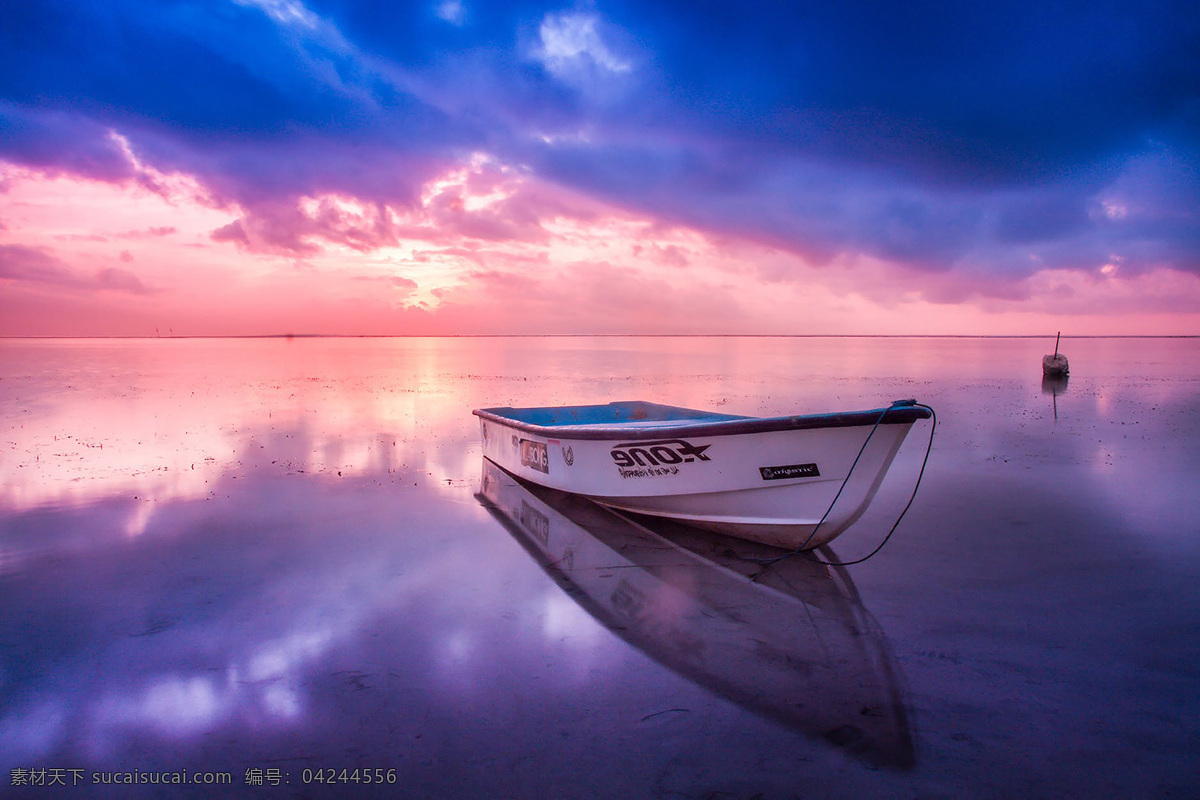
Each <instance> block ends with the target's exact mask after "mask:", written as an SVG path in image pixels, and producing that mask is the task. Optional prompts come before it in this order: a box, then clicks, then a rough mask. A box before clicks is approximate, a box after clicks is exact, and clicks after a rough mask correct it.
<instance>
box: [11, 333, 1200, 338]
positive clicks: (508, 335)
mask: <svg viewBox="0 0 1200 800" xmlns="http://www.w3.org/2000/svg"><path fill="white" fill-rule="evenodd" d="M1054 335H1058V333H1057V332H1056V333H1055V334H1054ZM1050 336H1051V334H1049V333H249V334H236V333H234V334H197V335H183V334H172V335H169V336H162V335H154V336H146V335H140V336H135V335H80V336H67V335H19V334H4V335H0V340H15V339H51V340H56V339H597V338H613V339H1045V338H1049V337H1050ZM1062 338H1063V339H1197V338H1200V333H1161V334H1140V333H1130V334H1121V333H1082V334H1080V333H1076V334H1066V335H1063V336H1062Z"/></svg>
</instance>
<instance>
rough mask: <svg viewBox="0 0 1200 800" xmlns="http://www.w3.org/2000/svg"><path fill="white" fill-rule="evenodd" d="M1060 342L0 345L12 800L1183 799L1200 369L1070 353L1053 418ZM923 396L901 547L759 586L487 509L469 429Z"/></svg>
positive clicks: (743, 570) (1192, 646)
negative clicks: (41, 786)
mask: <svg viewBox="0 0 1200 800" xmlns="http://www.w3.org/2000/svg"><path fill="white" fill-rule="evenodd" d="M1052 346H1053V343H1052V342H1050V343H1049V344H1047V343H1046V342H1041V341H1034V340H1025V339H838V338H833V339H821V338H817V339H774V338H762V339H760V338H745V339H740V338H713V339H707V338H678V339H675V338H596V339H589V338H551V339H533V338H516V339H297V340H284V339H262V340H76V341H71V340H6V341H2V342H0V428H2V429H3V437H2V439H0V770H2V772H0V787H3V791H2V792H0V794H4V793H10V792H11V793H12V794H13V795H14V796H18V794H19V793H23V788H22V784H21V783H20V782H24V781H28V780H35V778H34V777H33V775H34V774H35V773H26V772H23V771H24V770H31V771H35V770H46V772H44V773H42V778H41V779H42V780H43V781H45V782H46V783H50V782H51V781H53V780H54V779H55V778H58V779H61V780H62V781H63V782H64V783H66V784H67V785H71V784H72V783H74V784H75V785H76V786H77V787H78V788H76V789H74V790H73V792H72V794H73V796H74V794H75V793H76V792H78V793H79V796H84V794H85V787H86V793H87V794H91V795H104V796H113V797H125V796H131V795H133V796H137V795H153V796H158V795H159V794H160V793H163V787H162V786H151V785H142V786H139V787H133V788H134V791H133V792H130V787H128V786H115V785H111V784H100V783H96V782H95V781H99V780H105V779H106V776H104V775H100V774H96V773H102V772H118V773H129V772H134V771H139V772H141V773H147V774H146V775H144V776H143V779H145V780H149V775H148V773H150V772H154V771H163V772H167V771H170V772H182V771H184V770H187V771H188V773H189V776H193V775H194V774H195V773H197V772H201V771H211V772H227V773H229V775H230V780H231V784H230V785H229V786H228V787H227V788H226V789H224V790H216V791H215V792H214V789H213V787H209V786H206V787H198V786H172V787H169V788H168V790H167V791H166V792H165V794H166V796H173V795H175V794H184V795H190V794H194V795H197V796H200V795H204V796H209V795H212V794H214V793H216V794H221V793H222V791H224V792H225V793H226V794H228V795H230V796H233V795H237V794H244V793H247V792H255V793H263V794H265V795H268V796H274V795H278V796H294V795H297V794H300V795H303V796H309V797H336V796H344V795H345V794H347V793H354V792H358V793H361V794H363V795H365V796H372V795H375V794H376V793H377V792H378V788H379V787H377V786H374V785H372V786H367V785H364V784H363V783H362V782H361V781H363V780H364V777H365V776H366V775H367V773H364V772H361V770H371V771H372V772H371V773H370V777H371V779H372V780H375V779H377V778H382V779H383V780H384V782H385V784H387V786H386V787H385V788H386V789H387V790H388V791H389V792H397V793H399V794H401V795H403V796H439V797H476V796H500V797H506V796H511V797H533V796H555V797H596V796H618V795H622V796H631V797H752V796H755V795H756V794H757V795H761V796H763V797H793V796H799V795H804V796H813V795H818V796H820V795H837V796H847V795H870V796H879V795H885V796H892V795H895V796H963V795H970V796H983V797H1000V796H1010V795H1015V794H1021V795H1034V796H1049V795H1055V796H1061V795H1073V796H1118V795H1120V796H1135V795H1136V796H1153V795H1165V794H1174V795H1179V796H1186V795H1195V794H1197V793H1198V792H1200V777H1198V774H1200V770H1198V769H1197V766H1198V763H1197V762H1198V761H1200V758H1198V757H1197V753H1200V722H1198V720H1200V690H1197V688H1196V687H1197V685H1198V678H1200V666H1198V665H1200V634H1198V633H1197V631H1200V580H1198V578H1200V558H1197V556H1200V536H1198V534H1200V524H1198V523H1197V521H1196V515H1195V511H1196V503H1195V500H1194V499H1192V498H1193V497H1194V492H1195V490H1194V486H1195V484H1196V482H1197V478H1198V477H1200V435H1198V433H1200V430H1198V427H1200V426H1198V424H1197V419H1198V417H1200V415H1198V414H1197V412H1198V411H1200V348H1198V347H1197V340H1195V339H1137V340H1122V339H1082V340H1076V339H1068V340H1065V341H1064V344H1063V350H1064V352H1066V354H1067V355H1068V356H1069V357H1070V359H1071V367H1072V376H1071V378H1070V380H1069V382H1068V384H1067V385H1066V386H1065V387H1054V386H1045V387H1044V386H1043V384H1042V380H1041V375H1040V364H1041V356H1042V354H1043V352H1044V351H1045V350H1047V348H1048V347H1052ZM902 397H916V398H917V399H919V400H921V401H922V402H926V403H929V404H930V405H932V406H934V407H935V408H936V409H937V411H938V419H939V426H938V429H937V435H936V437H935V440H934V445H933V453H932V457H931V460H930V465H929V468H928V470H927V473H926V475H925V479H924V483H923V485H922V488H921V491H920V494H919V495H918V498H917V501H916V503H915V504H914V506H913V508H912V510H911V511H910V512H909V514H908V516H907V517H906V518H905V520H904V522H903V524H902V525H901V527H900V529H899V530H898V532H897V533H896V535H895V537H894V539H893V540H892V541H891V542H890V543H889V544H888V545H887V547H886V548H885V549H884V550H883V551H882V553H880V555H878V556H877V557H875V558H874V559H872V560H871V561H868V562H867V563H865V564H862V565H860V566H857V567H852V568H850V569H848V570H825V569H823V568H814V567H813V565H811V564H808V563H807V562H804V563H801V562H796V563H790V562H789V563H785V564H784V565H781V566H779V567H778V568H775V569H774V570H772V571H770V572H769V574H765V575H761V576H759V577H758V579H757V580H755V581H754V582H751V581H749V580H748V579H747V578H746V577H745V576H746V575H751V574H757V571H758V570H757V569H755V568H752V567H746V566H745V565H746V564H747V563H749V562H745V561H742V560H739V559H738V558H737V557H736V556H737V555H748V554H752V552H751V550H750V549H749V548H746V549H741V546H740V545H738V543H737V542H733V543H732V544H731V543H730V542H725V541H722V540H720V539H714V538H712V537H704V536H701V537H695V536H691V537H689V534H688V533H687V531H686V530H683V531H680V530H666V529H654V528H651V529H645V528H641V527H638V526H636V525H631V524H629V523H628V522H627V521H621V520H618V519H616V518H615V517H611V515H609V516H608V517H603V516H602V517H601V518H599V519H597V518H595V517H593V516H588V514H589V513H591V512H589V511H588V510H587V509H586V508H585V509H584V510H583V511H580V509H578V508H577V507H575V506H572V505H571V503H570V502H569V501H568V502H567V504H566V505H565V506H564V505H563V502H562V498H555V497H546V496H543V494H544V493H538V492H536V491H534V492H528V491H526V490H524V489H522V488H521V487H519V486H516V485H507V484H506V485H505V488H503V490H501V489H497V488H495V486H496V485H499V484H492V485H490V486H491V489H490V494H489V491H484V490H485V489H488V488H489V487H486V486H484V485H483V482H482V481H481V476H482V475H483V474H484V473H483V466H484V465H483V463H482V461H481V456H480V447H479V443H478V428H477V424H476V420H475V418H474V417H472V416H471V413H470V412H471V409H473V408H476V407H481V406H496V405H554V404H582V403H598V402H608V401H611V400H620V399H646V400H653V401H656V402H663V403H670V404H676V405H685V406H692V407H696V408H706V409H713V410H720V411H726V412H730V413H744V414H752V415H776V414H789V413H794V412H798V411H805V412H822V411H832V410H847V409H858V408H875V407H879V406H881V405H886V404H887V403H888V402H890V401H891V400H894V399H898V398H902ZM1056 415H1057V416H1056ZM927 435H928V423H922V424H919V425H918V426H917V427H916V428H914V431H913V434H912V435H911V436H910V438H909V440H908V442H907V443H906V445H905V447H904V448H903V450H902V451H901V454H900V456H899V458H898V459H897V462H896V464H895V465H894V466H893V468H892V471H891V472H890V473H889V478H888V480H887V481H886V482H885V484H884V487H883V489H882V490H881V492H880V494H879V496H878V498H877V500H876V503H875V504H874V505H873V506H872V508H871V510H870V511H869V512H868V514H867V515H866V516H865V517H864V518H863V519H862V520H861V521H860V522H859V523H858V525H856V526H855V527H854V528H853V529H851V530H850V531H849V532H847V533H846V534H845V535H843V536H842V537H841V538H839V539H838V540H837V541H836V542H835V543H834V545H835V546H834V550H835V551H836V555H837V556H838V557H839V558H843V559H849V558H853V557H855V556H857V555H860V554H862V553H865V552H867V551H869V550H870V549H871V548H872V547H873V546H874V544H875V543H876V542H877V541H878V538H879V537H880V536H881V535H882V534H883V533H885V532H886V530H887V527H888V526H889V525H890V520H891V518H893V517H894V516H895V514H896V513H898V511H899V510H900V508H901V507H902V506H903V504H904V501H905V500H906V499H907V494H908V491H909V490H910V489H911V485H912V483H911V482H912V480H913V479H914V478H915V475H916V471H917V468H918V467H919V462H920V457H921V456H922V455H923V445H924V442H925V437H926V436H927ZM510 483H511V482H510ZM523 492H524V494H523ZM477 495H478V496H477ZM592 511H594V509H593V510H592ZM581 514H582V516H580V515H581ZM551 531H553V535H552V536H547V542H566V543H568V544H567V545H564V547H566V548H567V549H569V550H570V552H571V554H572V557H571V559H568V560H566V561H564V560H563V556H564V555H565V554H566V552H567V549H562V550H561V551H558V552H556V551H554V550H553V547H552V546H551V545H550V544H546V543H544V542H542V541H541V538H542V536H541V534H542V533H543V532H551ZM343 769H345V770H347V773H346V775H345V779H346V780H347V781H350V780H353V778H354V777H355V775H354V773H353V770H355V769H358V770H360V772H359V773H358V779H359V781H360V782H359V783H357V784H354V783H337V784H335V785H330V784H328V783H318V782H317V778H319V777H320V778H327V777H329V776H330V774H329V772H328V770H335V771H336V772H335V773H334V774H333V776H332V777H333V778H334V779H335V780H340V779H341V778H342V776H341V774H340V772H341V770H343ZM73 770H74V771H73ZM374 770H381V771H382V772H380V773H376V772H374ZM389 771H391V772H389ZM134 777H135V779H136V778H137V777H138V776H137V775H136V774H135V776H134ZM260 779H261V780H264V781H265V783H266V784H267V785H264V786H258V785H252V786H248V785H247V783H246V781H247V780H250V781H258V780H260ZM392 780H394V781H395V783H394V784H391V783H389V781H392ZM14 781H17V782H18V785H15V786H14V785H13V783H14ZM275 781H278V783H279V785H278V786H277V787H276V786H272V785H271V784H272V783H273V782H275ZM24 789H27V790H28V792H27V793H29V794H32V793H33V792H34V791H36V790H35V789H33V788H30V787H24Z"/></svg>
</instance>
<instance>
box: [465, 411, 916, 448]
mask: <svg viewBox="0 0 1200 800" xmlns="http://www.w3.org/2000/svg"><path fill="white" fill-rule="evenodd" d="M648 405H649V404H648ZM565 407H566V408H569V407H570V406H565ZM672 408H675V409H676V410H679V411H692V410H693V409H685V408H680V407H678V406H675V407H672ZM522 410H524V409H518V408H513V407H512V406H498V407H494V408H477V409H475V410H474V411H473V412H472V413H473V414H474V415H475V416H477V417H479V418H480V419H485V420H488V421H489V422H493V423H496V424H499V425H504V426H506V427H509V428H513V429H514V430H518V431H522V432H524V433H531V434H536V435H538V436H542V437H545V438H547V439H576V440H579V439H584V440H629V441H640V440H653V439H662V438H664V437H667V438H677V437H682V436H735V435H738V434H746V433H773V432H775V431H794V430H815V429H820V428H854V427H860V426H863V425H874V424H875V423H876V422H879V423H880V424H882V425H903V424H910V423H913V422H916V421H917V420H921V419H929V417H930V416H931V415H930V412H929V410H928V409H926V408H923V407H920V406H891V407H889V408H875V409H869V410H866V411H839V412H833V413H828V414H796V415H792V416H786V417H738V418H734V419H724V420H717V421H709V420H698V421H697V422H696V423H695V424H688V423H686V422H684V423H682V424H681V421H680V420H678V419H676V420H663V422H670V423H672V424H667V425H662V426H648V425H641V426H638V427H631V426H626V425H622V424H621V423H613V424H596V423H589V424H585V425H538V424H535V423H532V422H524V421H522V420H519V419H516V418H514V417H510V416H505V415H504V414H503V413H502V412H505V411H522ZM697 413H702V414H706V413H708V412H697Z"/></svg>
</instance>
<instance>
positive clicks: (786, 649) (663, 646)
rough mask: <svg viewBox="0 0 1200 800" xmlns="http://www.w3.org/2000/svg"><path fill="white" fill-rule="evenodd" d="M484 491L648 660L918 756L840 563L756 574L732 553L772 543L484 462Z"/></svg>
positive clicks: (899, 762)
mask: <svg viewBox="0 0 1200 800" xmlns="http://www.w3.org/2000/svg"><path fill="white" fill-rule="evenodd" d="M479 499H480V501H481V502H482V503H483V504H484V505H485V506H487V507H488V508H490V509H491V510H493V512H494V514H495V515H496V516H497V518H498V519H499V520H500V521H501V522H502V523H503V524H504V525H505V527H506V528H507V529H508V530H509V531H510V533H511V534H512V535H513V536H514V537H515V538H516V539H517V541H518V542H520V543H521V544H522V545H523V546H524V547H525V549H526V550H527V551H528V552H529V553H530V554H531V555H532V556H533V557H534V559H535V560H537V562H538V563H539V564H540V565H541V566H542V567H543V569H545V571H546V572H547V574H549V575H550V576H551V577H552V578H553V579H554V580H555V581H556V582H557V583H558V584H559V585H560V586H561V587H562V588H563V590H564V591H566V593H567V594H568V595H569V596H570V597H571V598H572V599H573V600H575V602H577V603H578V604H579V605H580V606H582V607H583V608H584V609H585V610H587V611H588V613H590V614H591V615H592V616H594V617H595V618H596V619H597V620H599V621H600V622H601V623H602V624H604V625H605V626H607V627H608V628H609V629H611V630H612V631H614V632H615V633H617V634H618V635H620V636H621V637H622V638H624V639H625V640H626V641H628V642H629V643H630V644H632V645H634V646H635V647H637V648H638V649H640V650H642V651H643V652H644V653H646V654H647V655H648V656H650V657H651V658H653V659H654V660H656V661H658V662H659V663H661V664H663V665H665V666H667V667H669V668H670V669H672V670H673V671H675V672H677V673H679V674H681V675H683V676H685V677H686V678H688V679H689V680H692V681H694V682H695V683H697V684H699V685H701V686H703V687H705V688H707V689H709V690H710V691H713V692H716V693H717V694H719V695H721V696H723V697H725V698H727V699H729V700H731V701H733V702H735V703H737V704H739V705H741V706H743V707H745V708H747V709H750V710H752V711H754V712H756V713H758V714H761V715H763V716H766V717H768V718H770V719H773V720H775V721H776V722H779V723H782V724H784V725H786V726H787V727H789V728H791V729H793V730H796V731H799V732H801V733H803V734H805V735H807V736H810V737H812V738H814V739H819V740H822V741H824V742H827V743H828V744H830V745H833V746H835V747H838V748H840V749H842V750H843V751H844V752H846V753H848V754H850V755H852V756H854V757H856V758H858V759H860V760H862V761H865V762H867V763H869V764H872V765H877V766H890V767H896V768H900V769H906V768H909V767H912V766H913V765H914V764H915V762H916V754H915V748H914V745H913V736H912V731H911V728H910V724H909V719H908V712H907V708H906V706H905V703H904V702H903V700H902V697H901V692H900V687H899V675H898V672H897V667H896V665H895V662H894V659H893V657H892V654H891V648H890V645H889V642H888V640H887V637H886V636H885V635H884V633H883V632H882V630H881V629H880V628H879V626H878V624H877V623H876V622H875V620H874V618H873V617H872V616H871V615H870V613H869V612H868V611H867V610H866V609H865V608H863V606H862V603H861V601H860V600H859V597H858V594H857V592H856V590H855V588H854V585H853V583H852V582H851V581H850V578H849V576H848V575H847V574H846V573H845V572H844V571H842V572H836V573H831V572H830V571H828V570H827V568H825V567H824V566H821V565H819V564H815V563H813V562H811V561H808V560H805V559H802V558H794V559H785V560H784V561H781V562H779V563H777V564H775V565H773V566H771V567H769V568H766V569H764V568H763V567H761V566H759V565H758V564H757V563H755V562H753V561H749V560H747V559H745V558H743V557H740V556H745V555H751V554H754V555H766V554H768V553H773V554H778V551H772V550H770V548H766V547H762V546H759V545H755V544H753V543H750V542H741V541H739V540H732V539H726V538H725V537H721V536H718V535H715V534H711V533H707V532H702V531H696V530H693V529H691V528H688V527H687V526H684V525H677V524H672V523H670V522H669V521H663V520H652V519H649V518H640V517H639V518H637V519H633V518H630V517H626V516H624V515H620V514H618V513H615V512H613V511H610V510H608V509H605V508H602V507H601V506H598V505H596V504H594V503H592V502H591V501H589V500H587V499H586V498H582V497H579V496H576V495H571V494H567V493H564V492H558V491H555V490H552V489H546V488H544V487H539V486H534V485H532V484H527V483H524V482H521V481H519V480H518V479H516V478H514V477H513V476H512V475H510V474H508V473H507V472H505V471H504V470H502V469H500V468H499V467H497V466H496V465H494V464H493V463H491V462H490V461H488V460H486V459H484V460H483V471H482V476H481V479H480V494H479ZM731 546H732V547H731ZM732 548H736V551H735V550H734V549H732ZM739 554H740V556H739Z"/></svg>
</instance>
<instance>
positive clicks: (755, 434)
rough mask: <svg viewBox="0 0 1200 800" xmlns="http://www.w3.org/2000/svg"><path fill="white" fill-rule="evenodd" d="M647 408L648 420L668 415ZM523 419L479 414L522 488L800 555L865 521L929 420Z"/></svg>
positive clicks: (500, 460)
mask: <svg viewBox="0 0 1200 800" xmlns="http://www.w3.org/2000/svg"><path fill="white" fill-rule="evenodd" d="M612 405H614V406H622V407H628V406H631V405H633V404H612ZM643 405H644V406H645V407H646V408H647V409H649V411H648V412H647V414H646V415H645V416H647V417H654V416H665V415H668V413H669V412H667V411H662V410H661V409H671V407H662V406H654V405H653V404H643ZM582 408H589V409H594V408H600V407H582ZM671 410H672V411H676V412H687V411H688V410H687V409H671ZM522 411H528V410H521V409H485V410H481V411H477V412H475V413H476V414H477V415H479V416H480V418H481V419H480V426H481V436H482V440H483V454H484V456H485V457H486V458H487V459H489V460H490V461H492V462H494V463H495V464H497V465H499V466H500V467H503V468H504V469H505V470H507V471H509V472H510V473H512V474H514V475H517V476H518V477H521V478H524V479H526V480H529V481H532V482H534V483H537V484H539V485H542V486H548V487H550V488H553V489H559V490H562V491H567V492H572V493H575V494H580V495H584V496H587V497H589V498H591V499H593V500H595V501H596V502H598V503H601V504H602V505H605V506H609V507H611V508H616V509H621V510H623V511H631V512H635V513H639V514H646V515H650V516H658V517H667V518H671V519H678V520H682V521H685V522H688V523H690V524H692V525H697V526H700V527H704V528H710V529H713V530H718V531H720V532H723V533H728V534H731V535H735V536H739V537H742V538H745V539H750V540H752V541H757V542H762V543H764V544H769V545H772V546H776V547H785V548H802V549H811V548H814V547H819V546H820V545H822V544H825V543H827V542H829V541H831V540H832V539H833V538H835V537H836V536H838V535H839V534H840V533H842V532H843V531H844V530H846V528H847V527H849V526H850V525H851V524H853V523H854V521H855V520H857V519H858V518H859V516H860V515H861V514H862V513H863V511H864V510H865V509H866V507H867V505H868V504H869V503H870V501H871V498H872V497H873V496H874V495H875V492H876V490H877V489H878V488H879V485H880V483H881V482H882V480H883V477H884V474H885V473H886V471H887V469H888V467H889V466H890V465H891V463H892V460H893V459H894V457H895V455H896V452H897V451H898V450H899V449H900V446H901V444H902V443H903V441H904V439H905V437H906V435H907V434H908V431H909V430H910V429H911V427H912V424H913V422H915V421H916V420H917V419H921V418H924V417H925V416H927V413H928V412H925V411H924V409H913V408H911V407H909V408H905V409H901V410H899V411H893V410H887V409H875V410H873V411H868V412H856V413H854V414H848V415H846V414H843V415H812V416H802V417H786V418H784V417H781V418H775V419H772V420H760V419H755V418H744V417H731V416H727V415H706V416H702V417H699V418H697V419H693V420H690V421H689V420H688V419H687V418H686V415H684V414H679V415H678V416H679V417H681V418H678V419H658V420H656V419H653V418H650V419H641V420H638V419H636V418H635V419H631V420H628V421H621V420H618V421H617V422H616V423H615V424H610V425H605V424H597V423H584V424H562V423H558V424H551V425H538V424H531V423H529V422H528V421H527V419H528V418H529V417H531V416H534V418H536V416H535V415H530V414H524V416H525V417H526V418H527V419H525V420H523V419H521V418H520V417H521V416H522V414H521V412H522ZM506 412H509V413H506ZM691 413H694V414H698V415H703V414H704V413H705V412H691ZM631 415H632V416H635V417H636V412H631V414H627V416H631ZM593 416H594V415H593ZM591 418H592V416H586V417H585V419H591ZM877 423H879V424H877ZM868 440H869V441H868ZM864 445H865V447H864ZM860 451H861V456H860V455H859V454H860ZM856 459H857V464H856V463H855V462H856ZM852 467H853V472H851V468H852ZM847 476H849V479H848V480H847ZM843 484H845V487H844V488H843ZM839 491H840V492H841V494H840V496H839ZM835 498H836V499H837V503H836V505H835V504H834V500H835ZM831 506H832V508H831ZM822 518H824V521H822Z"/></svg>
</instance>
